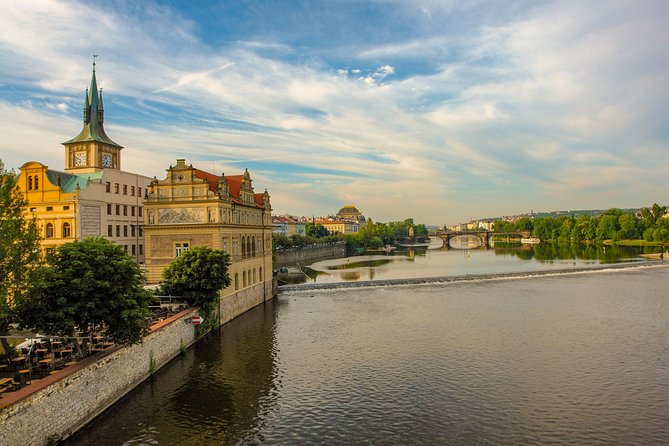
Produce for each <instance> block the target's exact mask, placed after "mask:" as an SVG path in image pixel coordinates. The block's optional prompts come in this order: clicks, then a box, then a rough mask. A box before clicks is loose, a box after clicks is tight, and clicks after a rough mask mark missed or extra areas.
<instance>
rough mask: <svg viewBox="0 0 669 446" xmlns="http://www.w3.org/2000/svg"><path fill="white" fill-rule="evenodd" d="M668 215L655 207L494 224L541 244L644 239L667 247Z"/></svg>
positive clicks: (523, 219) (656, 205)
mask: <svg viewBox="0 0 669 446" xmlns="http://www.w3.org/2000/svg"><path fill="white" fill-rule="evenodd" d="M666 213H667V206H660V205H658V204H657V203H654V204H653V205H652V206H651V207H647V208H642V209H640V210H639V211H638V212H633V211H629V210H622V209H616V208H613V209H609V210H607V211H604V212H603V213H601V214H599V215H596V216H594V217H593V216H590V215H589V214H582V215H579V216H578V217H576V216H573V215H560V216H558V217H544V218H529V217H522V218H519V219H518V220H516V221H515V222H513V223H510V222H506V221H503V220H500V221H497V222H495V231H496V232H508V231H532V234H533V235H534V236H535V237H539V238H540V239H541V240H544V241H549V240H552V241H557V242H581V241H585V242H602V241H604V240H611V241H612V242H618V241H620V240H641V239H643V240H644V241H646V242H649V243H650V242H655V243H666V242H669V218H667V217H665V214H666Z"/></svg>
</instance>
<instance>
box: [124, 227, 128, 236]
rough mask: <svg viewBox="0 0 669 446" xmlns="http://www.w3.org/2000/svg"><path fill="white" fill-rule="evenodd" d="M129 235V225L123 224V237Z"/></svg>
mask: <svg viewBox="0 0 669 446" xmlns="http://www.w3.org/2000/svg"><path fill="white" fill-rule="evenodd" d="M127 236H128V225H123V237H127Z"/></svg>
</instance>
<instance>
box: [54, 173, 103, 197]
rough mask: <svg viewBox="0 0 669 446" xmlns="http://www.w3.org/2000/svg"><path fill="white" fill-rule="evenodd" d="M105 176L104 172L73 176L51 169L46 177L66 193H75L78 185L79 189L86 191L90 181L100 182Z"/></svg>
mask: <svg viewBox="0 0 669 446" xmlns="http://www.w3.org/2000/svg"><path fill="white" fill-rule="evenodd" d="M103 174H104V172H91V173H80V174H72V173H65V172H59V171H57V170H51V169H49V170H47V171H46V177H47V179H48V180H49V182H51V184H55V185H60V188H61V189H62V190H63V192H66V193H72V192H74V191H75V190H76V189H77V185H78V186H79V189H86V188H87V187H88V182H89V180H91V181H95V180H97V181H100V180H101V179H102V175H103Z"/></svg>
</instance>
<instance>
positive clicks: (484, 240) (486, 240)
mask: <svg viewBox="0 0 669 446" xmlns="http://www.w3.org/2000/svg"><path fill="white" fill-rule="evenodd" d="M512 235H513V236H518V237H530V236H531V235H532V232H531V231H509V232H495V231H486V230H480V231H449V232H441V231H440V232H433V233H431V234H430V237H439V238H440V239H442V240H443V241H444V246H450V245H449V243H450V241H451V240H452V239H454V238H456V237H462V236H476V237H478V238H479V239H481V244H482V245H489V244H490V239H491V238H492V237H494V236H512Z"/></svg>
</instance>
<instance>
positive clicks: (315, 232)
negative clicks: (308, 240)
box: [304, 223, 330, 238]
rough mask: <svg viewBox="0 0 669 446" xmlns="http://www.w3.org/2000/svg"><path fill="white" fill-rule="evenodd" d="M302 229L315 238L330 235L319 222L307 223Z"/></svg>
mask: <svg viewBox="0 0 669 446" xmlns="http://www.w3.org/2000/svg"><path fill="white" fill-rule="evenodd" d="M304 231H305V232H306V234H307V235H308V236H310V237H316V238H321V237H327V236H328V235H330V231H328V230H327V228H326V227H325V226H323V225H321V224H313V223H307V224H306V225H305V226H304Z"/></svg>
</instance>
